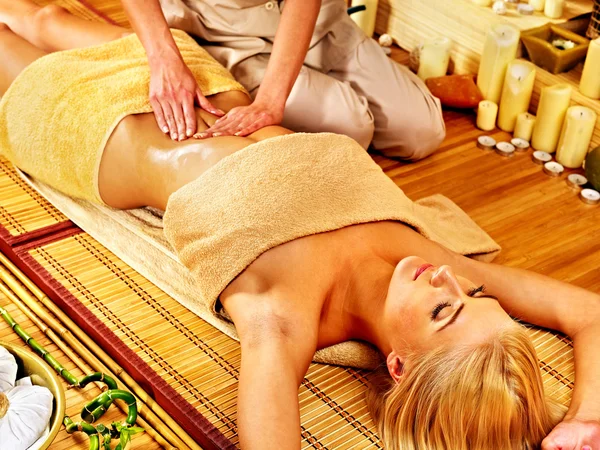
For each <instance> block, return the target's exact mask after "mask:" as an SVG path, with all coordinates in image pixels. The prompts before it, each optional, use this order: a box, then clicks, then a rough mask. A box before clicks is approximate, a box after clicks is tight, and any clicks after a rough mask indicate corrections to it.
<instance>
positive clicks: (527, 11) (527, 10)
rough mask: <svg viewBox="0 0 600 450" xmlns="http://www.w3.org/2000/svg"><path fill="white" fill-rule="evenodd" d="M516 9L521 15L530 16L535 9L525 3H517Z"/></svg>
mask: <svg viewBox="0 0 600 450" xmlns="http://www.w3.org/2000/svg"><path fill="white" fill-rule="evenodd" d="M517 11H518V12H519V14H521V15H523V16H531V15H532V14H533V12H534V11H535V8H534V7H533V6H531V5H528V4H527V3H519V4H518V5H517Z"/></svg>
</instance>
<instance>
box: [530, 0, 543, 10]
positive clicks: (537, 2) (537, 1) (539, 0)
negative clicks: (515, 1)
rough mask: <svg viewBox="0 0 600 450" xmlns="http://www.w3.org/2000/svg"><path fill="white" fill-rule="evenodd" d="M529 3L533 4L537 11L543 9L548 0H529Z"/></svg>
mask: <svg viewBox="0 0 600 450" xmlns="http://www.w3.org/2000/svg"><path fill="white" fill-rule="evenodd" d="M529 4H530V5H531V6H533V9H535V10H536V11H543V10H544V6H545V5H546V0H529Z"/></svg>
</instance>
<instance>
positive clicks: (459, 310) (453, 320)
mask: <svg viewBox="0 0 600 450" xmlns="http://www.w3.org/2000/svg"><path fill="white" fill-rule="evenodd" d="M464 307H465V304H464V303H463V304H462V305H460V306H459V307H458V309H457V310H456V312H455V313H454V314H453V315H452V317H450V320H448V322H446V323H445V324H444V326H443V327H441V328H440V329H439V330H438V332H439V331H442V330H443V329H444V328H446V327H447V326H449V325H452V324H453V323H454V322H455V321H456V319H458V315H459V314H460V312H461V311H462V310H463V308H464Z"/></svg>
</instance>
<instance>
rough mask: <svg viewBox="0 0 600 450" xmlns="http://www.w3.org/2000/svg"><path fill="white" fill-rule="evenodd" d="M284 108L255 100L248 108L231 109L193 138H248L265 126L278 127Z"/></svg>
mask: <svg viewBox="0 0 600 450" xmlns="http://www.w3.org/2000/svg"><path fill="white" fill-rule="evenodd" d="M284 106H285V105H281V106H275V105H273V104H266V103H262V102H258V101H256V100H255V101H254V102H253V103H252V104H250V105H248V106H238V107H237V108H233V109H232V110H231V111H229V112H228V113H227V114H226V115H225V116H223V117H221V118H220V119H218V120H217V121H216V122H215V123H214V125H213V126H212V127H210V128H209V129H207V130H205V131H204V132H202V133H198V134H197V135H195V136H194V137H197V138H200V139H203V138H207V137H217V136H248V135H249V134H252V133H254V132H255V131H257V130H260V129H261V128H264V127H266V126H269V125H279V124H280V123H281V121H282V119H283V110H284Z"/></svg>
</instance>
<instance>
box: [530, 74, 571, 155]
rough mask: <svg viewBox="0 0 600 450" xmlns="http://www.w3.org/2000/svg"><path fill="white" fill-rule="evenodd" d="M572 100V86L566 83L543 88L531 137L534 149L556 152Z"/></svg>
mask: <svg viewBox="0 0 600 450" xmlns="http://www.w3.org/2000/svg"><path fill="white" fill-rule="evenodd" d="M570 101H571V86H570V85H568V84H566V83H561V84H555V85H554V86H548V87H545V88H543V89H542V94H541V96H540V102H539V104H538V110H537V118H536V119H535V127H533V136H532V138H531V146H532V147H533V148H534V149H536V150H542V151H544V152H548V153H554V151H555V150H556V144H558V138H559V137H560V130H561V128H562V124H563V121H564V120H565V114H566V113H567V108H569V102H570Z"/></svg>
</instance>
